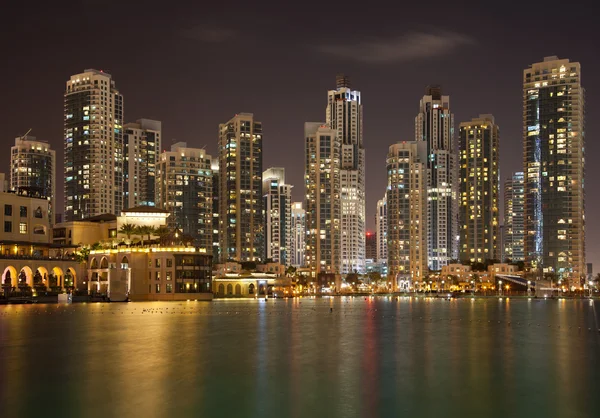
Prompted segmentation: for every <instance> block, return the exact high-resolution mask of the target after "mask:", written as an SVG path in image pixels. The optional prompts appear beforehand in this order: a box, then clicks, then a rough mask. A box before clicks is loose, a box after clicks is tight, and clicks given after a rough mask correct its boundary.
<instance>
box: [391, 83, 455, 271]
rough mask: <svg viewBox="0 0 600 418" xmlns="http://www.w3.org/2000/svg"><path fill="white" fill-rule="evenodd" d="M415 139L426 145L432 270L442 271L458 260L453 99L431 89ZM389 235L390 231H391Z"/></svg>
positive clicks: (417, 118) (419, 118)
mask: <svg viewBox="0 0 600 418" xmlns="http://www.w3.org/2000/svg"><path fill="white" fill-rule="evenodd" d="M415 139H416V140H417V141H423V142H425V144H426V145H427V161H426V164H427V206H428V208H427V218H428V221H427V222H428V225H427V229H428V239H427V241H428V253H429V268H430V269H432V270H441V268H442V266H445V265H447V264H448V262H449V260H451V259H456V258H458V240H457V236H458V205H457V193H458V175H457V172H456V161H455V160H456V155H455V153H456V147H455V144H454V115H453V114H452V113H451V112H450V97H449V96H442V89H441V87H440V86H428V87H427V90H426V93H425V96H423V98H422V99H421V103H420V110H419V114H418V115H417V117H416V118H415ZM388 232H389V231H388Z"/></svg>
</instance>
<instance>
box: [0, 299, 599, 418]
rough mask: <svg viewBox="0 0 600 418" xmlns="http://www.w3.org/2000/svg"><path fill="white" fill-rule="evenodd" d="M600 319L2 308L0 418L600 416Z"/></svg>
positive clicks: (576, 312)
mask: <svg viewBox="0 0 600 418" xmlns="http://www.w3.org/2000/svg"><path fill="white" fill-rule="evenodd" d="M330 307H333V312H330ZM509 322H510V324H509ZM599 323H600V302H598V301H597V302H589V301H583V300H582V301H541V300H540V301H538V300H532V301H527V300H514V299H513V300H510V301H507V300H506V299H505V300H502V301H499V300H498V299H485V300H484V299H479V300H476V301H471V300H460V299H459V300H455V301H450V302H448V301H442V300H425V299H409V298H405V299H400V300H392V299H388V298H384V297H381V298H369V299H367V300H365V299H364V298H336V299H329V298H326V299H307V298H304V299H295V300H276V301H274V300H269V301H267V302H265V301H254V300H250V301H233V300H229V301H215V302H212V303H202V302H187V303H178V302H171V303H158V302H157V303H135V304H134V303H129V304H80V305H77V304H75V305H70V306H66V305H39V306H35V305H30V306H0V416H1V417H3V418H8V417H42V416H60V417H84V416H85V417H137V416H140V417H188V416H189V417H392V416H393V417H399V416H414V417H442V416H443V417H454V416H457V417H458V416H460V417H521V416H522V417H525V416H527V417H530V418H531V417H537V416H544V417H599V416H600V402H598V400H597V394H598V391H599V390H600V333H599V332H598V329H599V328H600V325H599ZM579 327H581V330H580V329H579ZM589 328H591V331H590V330H588V329H589Z"/></svg>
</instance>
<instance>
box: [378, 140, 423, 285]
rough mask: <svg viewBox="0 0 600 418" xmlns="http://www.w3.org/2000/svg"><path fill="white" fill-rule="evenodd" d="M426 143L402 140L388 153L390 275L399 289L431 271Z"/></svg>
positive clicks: (387, 194)
mask: <svg viewBox="0 0 600 418" xmlns="http://www.w3.org/2000/svg"><path fill="white" fill-rule="evenodd" d="M425 145H426V144H425V143H424V142H416V141H415V142H413V141H410V142H399V143H397V144H394V145H392V146H390V149H389V152H388V155H387V173H388V185H387V193H386V197H387V207H388V211H387V219H388V226H387V236H388V277H389V278H390V279H391V281H392V286H393V288H394V289H395V290H397V289H398V286H399V285H400V282H401V281H403V280H415V281H419V280H422V279H423V277H424V276H425V275H427V273H428V267H427V222H425V221H426V219H427V187H426V181H427V178H426V176H427V171H426V165H425V163H424V162H423V160H424V159H426V156H427V154H426V147H425Z"/></svg>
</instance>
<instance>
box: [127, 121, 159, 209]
mask: <svg viewBox="0 0 600 418" xmlns="http://www.w3.org/2000/svg"><path fill="white" fill-rule="evenodd" d="M161 125H162V124H161V122H160V121H157V120H150V119H139V120H137V121H136V122H135V123H126V124H125V125H124V126H123V130H124V133H123V147H124V151H123V158H124V162H123V193H124V196H123V206H124V209H127V208H133V207H136V206H156V165H157V163H158V157H159V155H160V151H161Z"/></svg>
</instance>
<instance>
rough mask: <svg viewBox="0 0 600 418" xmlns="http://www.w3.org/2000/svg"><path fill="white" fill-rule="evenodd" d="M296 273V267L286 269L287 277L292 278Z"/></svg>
mask: <svg viewBox="0 0 600 418" xmlns="http://www.w3.org/2000/svg"><path fill="white" fill-rule="evenodd" d="M295 273H296V267H294V266H288V267H287V268H286V269H285V275H286V276H288V277H292V276H293V275H294V274H295Z"/></svg>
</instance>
